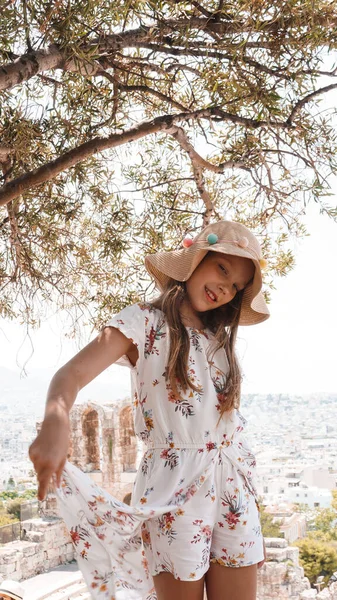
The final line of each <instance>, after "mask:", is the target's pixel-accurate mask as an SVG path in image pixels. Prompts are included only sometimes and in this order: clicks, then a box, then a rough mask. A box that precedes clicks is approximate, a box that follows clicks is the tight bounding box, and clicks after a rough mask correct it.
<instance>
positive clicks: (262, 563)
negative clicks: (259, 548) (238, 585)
mask: <svg viewBox="0 0 337 600" xmlns="http://www.w3.org/2000/svg"><path fill="white" fill-rule="evenodd" d="M263 554H264V558H263V560H261V561H260V562H259V563H257V568H258V569H261V567H263V565H264V563H265V562H266V558H267V555H266V544H265V543H264V539H263Z"/></svg>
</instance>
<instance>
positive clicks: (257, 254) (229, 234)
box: [145, 221, 269, 325]
mask: <svg viewBox="0 0 337 600" xmlns="http://www.w3.org/2000/svg"><path fill="white" fill-rule="evenodd" d="M182 245H183V247H182V248H181V249H179V250H172V251H170V252H156V253H155V254H149V255H147V256H146V257H145V267H146V269H147V270H148V272H149V273H150V275H151V276H152V277H153V278H154V280H155V282H156V285H157V287H158V288H159V289H160V290H161V291H163V289H164V287H165V285H166V283H167V282H168V280H169V279H171V278H172V279H176V280H177V281H187V279H189V277H190V276H191V275H192V273H193V271H194V270H195V269H196V267H197V266H198V265H199V263H200V262H201V261H202V259H203V258H204V257H205V256H206V254H207V252H222V253H223V254H231V255H234V256H242V257H244V258H250V260H252V261H253V263H254V265H255V274H254V279H253V281H252V282H251V283H250V284H249V285H247V286H246V288H245V290H244V293H243V299H242V307H241V315H240V325H254V324H256V323H261V322H262V321H265V320H266V319H268V317H269V310H268V307H267V305H266V302H265V300H264V297H263V294H262V292H261V288H262V273H261V269H263V268H265V266H266V264H267V263H266V261H265V260H264V259H263V258H262V253H261V248H260V244H259V242H258V240H257V239H256V237H255V236H254V235H253V234H252V232H251V231H249V229H247V227H245V226H244V225H242V224H241V223H234V222H232V221H218V222H217V223H211V224H210V225H207V227H205V228H204V229H203V230H202V231H201V232H200V233H199V234H198V235H197V236H196V237H195V238H194V239H193V240H192V239H190V238H185V239H184V240H183V243H182Z"/></svg>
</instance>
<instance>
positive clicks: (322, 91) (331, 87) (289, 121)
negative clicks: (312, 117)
mask: <svg viewBox="0 0 337 600" xmlns="http://www.w3.org/2000/svg"><path fill="white" fill-rule="evenodd" d="M336 88H337V83H332V84H331V85H326V86H325V87H322V88H319V90H315V91H314V92H312V93H311V94H308V95H307V96H305V97H304V98H302V100H299V101H298V102H297V103H296V104H295V106H294V108H293V110H292V111H291V113H290V115H289V117H288V118H287V121H286V123H287V124H288V125H292V123H293V120H294V118H295V117H296V115H297V113H298V112H299V111H300V110H301V108H302V107H303V106H304V105H305V104H307V102H310V100H312V99H313V98H315V97H316V96H319V95H320V94H326V92H330V90H334V89H336Z"/></svg>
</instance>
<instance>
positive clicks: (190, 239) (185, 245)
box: [182, 237, 193, 248]
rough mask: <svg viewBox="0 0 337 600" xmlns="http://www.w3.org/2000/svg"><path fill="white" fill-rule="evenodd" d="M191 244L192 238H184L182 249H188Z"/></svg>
mask: <svg viewBox="0 0 337 600" xmlns="http://www.w3.org/2000/svg"><path fill="white" fill-rule="evenodd" d="M192 244H193V240H192V238H189V237H185V238H184V239H183V241H182V245H183V247H184V248H189V247H190V246H192Z"/></svg>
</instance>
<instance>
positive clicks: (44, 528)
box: [0, 517, 74, 581]
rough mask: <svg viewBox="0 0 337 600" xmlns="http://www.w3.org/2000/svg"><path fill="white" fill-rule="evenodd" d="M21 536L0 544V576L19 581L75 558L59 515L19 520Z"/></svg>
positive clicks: (0, 577)
mask: <svg viewBox="0 0 337 600" xmlns="http://www.w3.org/2000/svg"><path fill="white" fill-rule="evenodd" d="M22 528H23V529H24V539H23V540H18V541H16V542H10V543H9V544H5V545H4V546H3V547H2V548H0V579H13V580H15V581H22V580H23V579H28V578H29V577H34V575H38V574H40V573H44V572H46V571H49V569H52V568H54V567H57V566H58V565H61V564H63V563H66V562H70V561H71V560H73V559H74V550H73V545H72V542H71V539H70V536H69V533H68V531H67V529H66V526H65V524H64V523H63V521H62V520H61V519H57V518H55V517H54V518H43V519H30V520H28V521H23V522H22Z"/></svg>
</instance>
